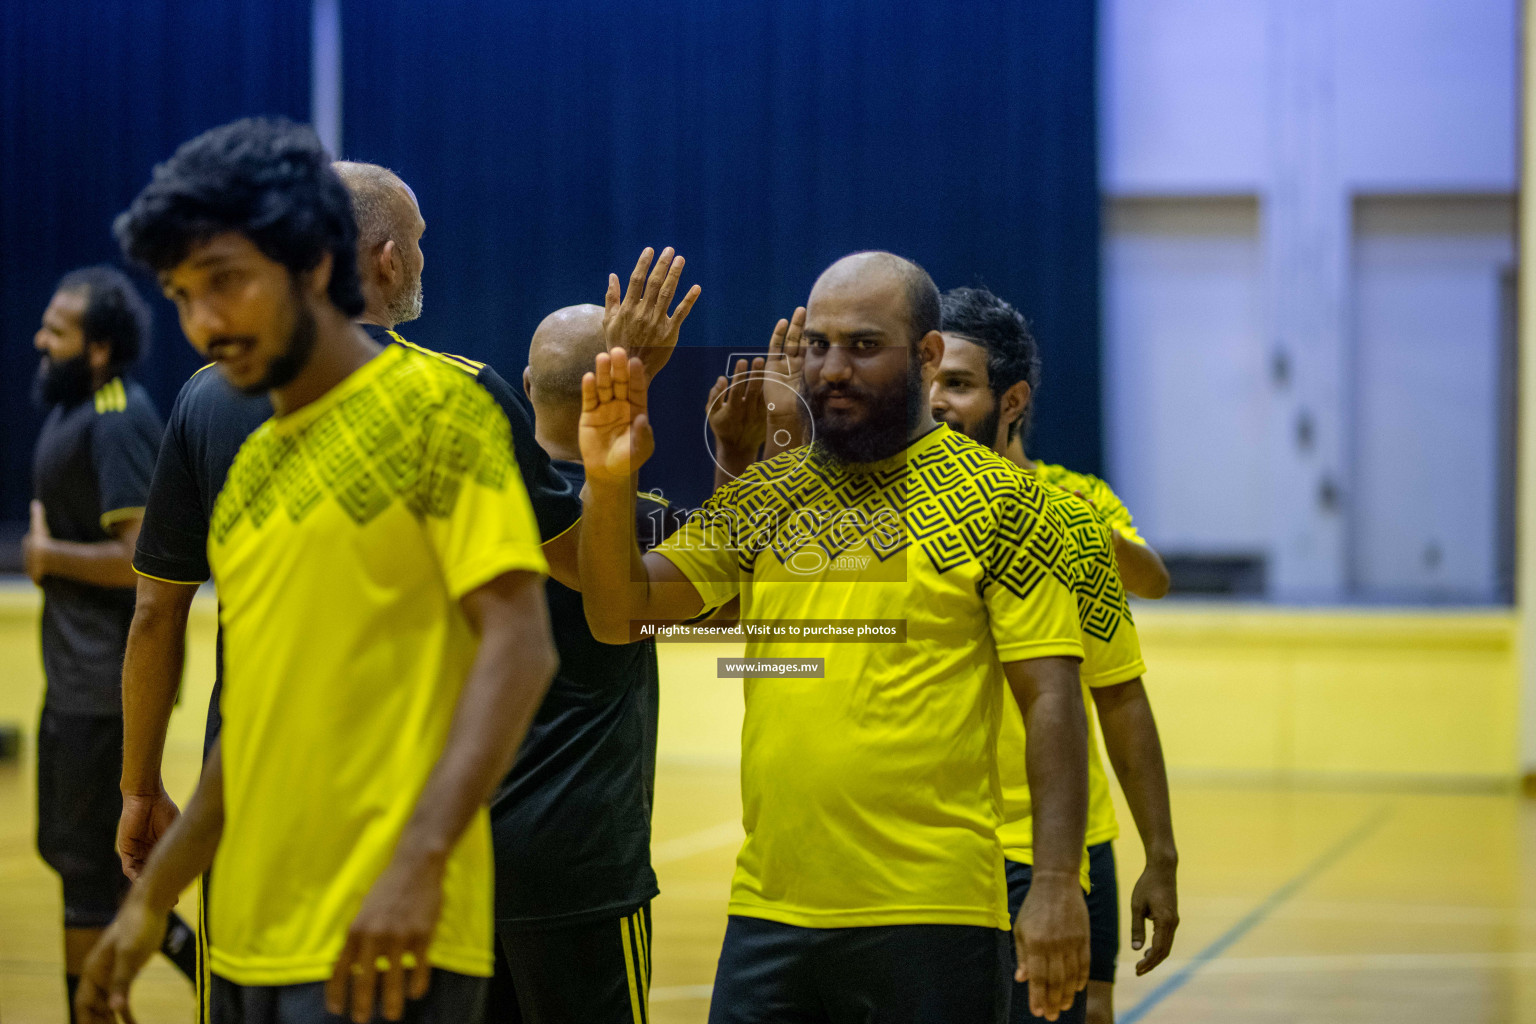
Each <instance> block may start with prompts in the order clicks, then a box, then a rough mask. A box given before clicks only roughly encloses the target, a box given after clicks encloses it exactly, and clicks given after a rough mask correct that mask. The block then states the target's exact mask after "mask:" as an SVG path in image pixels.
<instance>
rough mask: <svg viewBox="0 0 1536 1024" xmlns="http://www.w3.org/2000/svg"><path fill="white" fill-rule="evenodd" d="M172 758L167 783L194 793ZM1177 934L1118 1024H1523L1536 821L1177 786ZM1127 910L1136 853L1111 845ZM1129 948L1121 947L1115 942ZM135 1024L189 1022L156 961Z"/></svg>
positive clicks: (711, 827)
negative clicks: (1170, 956)
mask: <svg viewBox="0 0 1536 1024" xmlns="http://www.w3.org/2000/svg"><path fill="white" fill-rule="evenodd" d="M188 753H189V751H187V750H184V749H183V750H178V751H176V755H177V756H176V757H175V759H174V767H173V769H172V773H171V778H170V779H169V780H168V782H169V783H170V784H171V785H172V786H173V787H174V789H175V790H176V792H177V793H178V794H181V793H185V792H186V791H187V789H188V787H189V786H190V784H191V783H192V781H193V770H194V766H193V764H192V763H191V760H190V758H189V757H188V756H186V755H188ZM657 794H658V795H657V809H656V841H655V859H656V865H657V871H658V873H659V874H660V876H661V886H662V896H661V898H660V899H659V900H658V901H657V903H656V906H655V939H654V954H653V955H654V961H655V977H654V982H653V988H652V992H651V999H652V1005H651V1015H652V1019H653V1020H654V1021H656V1022H657V1024H685V1022H702V1021H703V1020H704V1019H705V1014H706V1012H707V1007H708V993H709V983H710V979H711V977H712V975H713V971H714V962H715V957H716V954H717V952H718V949H719V942H720V937H721V934H722V933H723V931H724V928H725V901H726V896H727V892H728V888H729V881H730V873H731V866H732V859H733V855H734V851H735V845H736V842H737V840H738V838H739V836H740V831H739V826H738V824H737V821H738V814H739V804H738V799H737V790H736V778H735V772H734V770H733V769H731V768H729V767H724V766H709V767H701V766H676V765H673V766H663V768H662V769H661V771H660V777H659V779H658V782H657ZM1175 801H1176V805H1175V809H1176V814H1177V822H1178V828H1179V838H1180V847H1181V851H1182V855H1183V864H1182V868H1181V880H1182V883H1183V884H1182V907H1181V911H1182V914H1183V919H1184V921H1183V925H1182V926H1181V928H1180V931H1179V941H1178V944H1177V946H1176V948H1175V959H1174V960H1172V961H1170V962H1169V963H1167V964H1165V965H1163V967H1161V968H1159V969H1158V970H1157V971H1156V972H1154V974H1153V975H1152V976H1151V977H1150V978H1148V979H1144V980H1136V979H1135V978H1134V977H1132V976H1131V973H1130V971H1129V967H1130V963H1131V958H1130V956H1129V955H1128V949H1127V950H1126V951H1125V952H1123V953H1122V960H1121V984H1120V986H1119V988H1118V989H1117V993H1118V997H1119V999H1118V1002H1119V1009H1120V1018H1119V1019H1120V1020H1121V1021H1122V1022H1131V1021H1137V1020H1142V1021H1146V1022H1148V1024H1153V1022H1175V1021H1178V1022H1188V1024H1195V1022H1203V1021H1211V1022H1216V1021H1221V1022H1232V1024H1244V1022H1255V1024H1281V1022H1319V1024H1322V1022H1330V1024H1356V1022H1358V1024H1366V1022H1372V1024H1375V1022H1381V1024H1388V1022H1390V1024H1414V1022H1420V1021H1422V1022H1426V1024H1429V1022H1434V1024H1445V1022H1455V1021H1466V1022H1473V1021H1486V1022H1513V1021H1519V1022H1536V804H1532V803H1529V802H1525V801H1522V800H1520V799H1519V798H1518V797H1515V796H1509V795H1476V794H1454V793H1413V792H1332V791H1317V790H1313V791H1296V790H1283V789H1250V788H1237V787H1230V786H1211V785H1205V786H1196V785H1180V786H1177V787H1176V792H1175ZM32 822H33V807H32V796H31V769H30V766H29V765H27V764H26V763H25V762H23V764H22V765H7V766H5V767H3V768H0V1021H3V1022H4V1024H58V1022H61V1021H63V1020H64V1017H63V1005H62V1004H63V980H62V977H61V963H62V961H61V958H60V957H61V954H60V950H59V938H58V932H57V927H58V926H57V924H56V922H57V921H58V915H59V894H58V887H57V884H56V882H55V880H54V878H53V876H52V875H51V874H50V873H49V871H48V870H47V868H46V867H44V865H43V864H42V862H41V861H39V860H38V858H37V855H36V853H35V852H34V851H33V847H32V827H33V826H32ZM1118 851H1119V855H1120V863H1121V878H1122V883H1121V885H1122V890H1121V891H1122V897H1124V895H1125V894H1126V893H1127V891H1128V888H1129V885H1130V884H1131V883H1132V882H1133V881H1134V879H1135V874H1136V871H1137V869H1138V867H1139V863H1140V860H1139V856H1140V855H1139V850H1138V848H1137V845H1136V843H1135V840H1134V839H1125V840H1122V841H1121V843H1120V844H1119V847H1118ZM1127 944H1128V940H1127ZM135 1005H136V1008H137V1010H138V1012H139V1019H140V1021H143V1022H145V1024H152V1022H158V1021H174V1022H181V1021H187V1020H190V1015H191V1006H192V1000H191V995H190V992H189V990H188V988H187V986H186V985H185V984H184V983H183V982H182V980H181V979H180V977H179V976H177V975H176V974H175V973H174V971H173V970H172V969H171V968H170V967H169V966H168V965H167V964H165V963H164V962H163V961H161V962H157V963H155V964H154V965H152V967H151V968H150V969H149V971H147V972H146V974H145V975H144V977H143V979H142V980H141V981H140V983H139V986H138V988H137V990H136V998H135Z"/></svg>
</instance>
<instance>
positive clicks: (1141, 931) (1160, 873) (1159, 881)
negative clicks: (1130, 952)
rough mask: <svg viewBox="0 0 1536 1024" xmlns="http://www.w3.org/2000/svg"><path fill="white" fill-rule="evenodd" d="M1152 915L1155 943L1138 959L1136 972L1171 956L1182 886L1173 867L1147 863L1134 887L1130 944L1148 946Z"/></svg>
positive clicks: (1132, 891) (1136, 946) (1143, 972)
mask: <svg viewBox="0 0 1536 1024" xmlns="http://www.w3.org/2000/svg"><path fill="white" fill-rule="evenodd" d="M1148 918H1151V919H1152V944H1151V945H1150V946H1148V947H1147V951H1146V952H1145V953H1143V954H1142V957H1141V959H1140V960H1138V961H1136V976H1137V977H1140V976H1141V975H1143V974H1146V973H1147V972H1148V971H1150V970H1152V968H1154V967H1156V966H1157V965H1158V964H1160V963H1162V962H1163V961H1164V960H1166V959H1168V954H1169V952H1171V951H1172V949H1173V933H1174V932H1175V931H1176V930H1177V929H1178V927H1179V889H1178V884H1177V883H1176V882H1175V880H1174V869H1173V868H1172V867H1169V866H1160V865H1156V864H1153V863H1151V862H1150V861H1149V862H1148V864H1147V867H1146V870H1144V871H1143V872H1142V873H1141V877H1140V878H1138V879H1136V887H1135V888H1134V889H1132V890H1131V948H1132V949H1141V948H1142V947H1143V946H1147V919H1148Z"/></svg>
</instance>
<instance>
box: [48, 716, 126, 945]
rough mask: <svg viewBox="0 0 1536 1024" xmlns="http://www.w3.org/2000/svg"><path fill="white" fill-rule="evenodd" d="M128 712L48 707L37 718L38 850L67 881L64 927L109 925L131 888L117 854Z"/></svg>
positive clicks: (65, 882) (49, 864)
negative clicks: (81, 711) (66, 710)
mask: <svg viewBox="0 0 1536 1024" xmlns="http://www.w3.org/2000/svg"><path fill="white" fill-rule="evenodd" d="M122 774H123V720H122V719H121V718H110V717H94V716H89V715H64V714H58V713H56V712H53V711H49V710H48V709H46V708H44V709H43V714H42V718H41V719H40V720H39V722H38V726H37V852H38V853H40V854H42V857H43V860H45V861H47V862H48V866H49V867H51V868H53V870H55V871H57V872H58V873H59V877H60V878H61V879H62V880H63V882H64V927H65V928H105V927H106V926H107V925H108V924H110V923H111V921H112V918H113V916H114V915H116V913H117V906H118V904H119V903H120V902H122V898H123V896H124V894H125V893H127V891H128V879H127V877H126V876H125V875H124V874H123V862H122V860H121V859H120V858H119V857H118V856H117V822H118V819H119V818H121V817H122V814H123V797H122V793H121V792H120V791H119V789H118V784H119V783H120V782H121V780H122Z"/></svg>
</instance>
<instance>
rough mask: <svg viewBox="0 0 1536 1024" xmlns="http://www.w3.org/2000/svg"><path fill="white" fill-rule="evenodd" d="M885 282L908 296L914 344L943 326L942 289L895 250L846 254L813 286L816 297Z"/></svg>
mask: <svg viewBox="0 0 1536 1024" xmlns="http://www.w3.org/2000/svg"><path fill="white" fill-rule="evenodd" d="M882 281H889V282H891V283H892V284H895V285H897V286H899V287H900V289H901V291H902V293H903V294H904V296H905V298H906V303H907V315H908V317H909V318H910V320H911V330H912V334H911V338H910V340H911V342H912V343H913V344H914V345H915V344H916V343H917V342H918V341H920V340H921V339H922V337H923V336H924V335H925V334H927V333H928V332H929V331H937V330H938V329H939V326H940V321H941V317H940V310H939V289H938V286H936V285H935V284H934V283H933V278H931V277H929V276H928V271H926V270H924V269H923V268H922V267H920V266H918V265H917V264H916V263H914V262H913V261H912V260H909V259H904V258H903V257H901V256H897V255H896V254H895V253H891V252H883V251H880V250H870V251H868V252H856V253H853V254H852V255H849V256H844V257H843V258H842V259H840V260H838V261H837V262H836V263H834V264H832V265H831V266H830V267H828V268H827V269H826V270H824V271H822V273H821V276H820V277H818V278H817V279H816V284H815V286H814V287H813V288H812V289H811V297H812V299H813V300H814V299H815V298H816V297H817V293H818V292H820V293H821V294H823V295H826V294H827V293H828V292H835V291H844V290H849V289H852V290H855V291H858V292H861V293H868V292H869V290H870V289H871V288H872V287H874V288H878V287H879V284H880V283H881V282H882Z"/></svg>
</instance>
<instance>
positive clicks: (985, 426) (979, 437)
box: [950, 401, 1003, 448]
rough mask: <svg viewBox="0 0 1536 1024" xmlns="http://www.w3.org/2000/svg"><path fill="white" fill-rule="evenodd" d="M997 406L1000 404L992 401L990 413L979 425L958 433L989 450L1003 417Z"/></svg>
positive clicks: (994, 440)
mask: <svg viewBox="0 0 1536 1024" xmlns="http://www.w3.org/2000/svg"><path fill="white" fill-rule="evenodd" d="M999 404H1000V403H998V402H995V401H994V402H993V403H992V411H991V412H990V413H988V414H987V415H985V416H983V417H982V418H981V422H980V423H978V424H976V426H975V427H973V428H971V429H970V430H963V429H962V430H961V431H960V433H962V434H964V435H965V436H966V437H968V438H970V439H971V440H972V441H975V442H976V443H977V444H981V445H986V446H987V447H988V448H991V447H992V446H993V445H994V444H996V443H997V424H998V421H999V420H1001V419H1002V416H1003V410H1002V409H1001V408H999ZM950 426H952V427H953V426H954V424H953V423H951V424H950Z"/></svg>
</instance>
